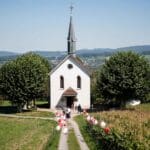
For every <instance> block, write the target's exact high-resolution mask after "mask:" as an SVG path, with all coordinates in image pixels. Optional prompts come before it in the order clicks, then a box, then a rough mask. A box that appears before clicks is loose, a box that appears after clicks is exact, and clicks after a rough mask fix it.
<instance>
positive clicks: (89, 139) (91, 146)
mask: <svg viewBox="0 0 150 150" xmlns="http://www.w3.org/2000/svg"><path fill="white" fill-rule="evenodd" d="M74 119H75V121H76V122H77V123H78V125H79V129H80V131H81V134H82V135H83V137H84V140H85V142H86V143H87V145H88V147H89V149H90V150H96V149H97V148H96V145H95V143H94V141H93V139H92V137H91V136H89V134H88V133H87V132H86V129H85V127H86V120H85V118H84V117H83V116H82V115H80V116H77V117H75V118H74Z"/></svg>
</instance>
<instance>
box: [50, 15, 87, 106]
mask: <svg viewBox="0 0 150 150" xmlns="http://www.w3.org/2000/svg"><path fill="white" fill-rule="evenodd" d="M67 42H68V43H67V44H68V54H67V56H66V57H65V58H64V59H63V60H62V61H61V62H60V63H59V64H58V65H57V66H56V67H55V68H53V69H52V71H51V72H50V108H64V107H70V108H71V107H72V106H73V105H74V103H75V102H78V104H80V105H81V107H82V108H89V107H90V73H89V70H88V69H87V67H86V66H85V64H84V63H83V61H82V60H81V59H80V58H79V57H78V56H77V55H76V38H75V32H74V28H73V21H72V15H71V16H70V24H69V32H68V38H67Z"/></svg>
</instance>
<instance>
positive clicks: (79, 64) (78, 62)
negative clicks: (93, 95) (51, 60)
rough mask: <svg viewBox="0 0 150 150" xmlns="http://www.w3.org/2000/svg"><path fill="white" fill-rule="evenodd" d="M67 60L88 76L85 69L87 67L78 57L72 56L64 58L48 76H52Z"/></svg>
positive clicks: (87, 70) (87, 71) (88, 73)
mask: <svg viewBox="0 0 150 150" xmlns="http://www.w3.org/2000/svg"><path fill="white" fill-rule="evenodd" d="M68 60H69V61H71V62H72V63H73V64H74V65H76V66H77V67H78V68H80V70H82V71H83V72H84V73H85V74H87V75H88V76H90V71H89V69H88V68H87V66H85V65H84V63H83V62H82V60H81V59H80V58H79V57H77V56H73V55H68V56H66V57H65V58H64V59H63V60H62V61H61V62H60V63H59V64H58V65H57V66H56V67H55V68H53V69H52V71H51V72H50V75H52V74H53V73H54V72H55V71H56V70H57V69H59V68H60V67H61V66H62V65H63V64H64V63H65V62H66V61H68ZM68 67H69V66H68Z"/></svg>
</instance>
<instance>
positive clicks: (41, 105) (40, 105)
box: [36, 103, 49, 109]
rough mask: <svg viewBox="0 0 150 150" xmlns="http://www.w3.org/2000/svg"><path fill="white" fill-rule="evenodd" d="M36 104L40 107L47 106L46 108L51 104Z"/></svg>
mask: <svg viewBox="0 0 150 150" xmlns="http://www.w3.org/2000/svg"><path fill="white" fill-rule="evenodd" d="M36 106H37V107H38V108H46V109H48V108H49V104H48V103H46V104H37V105H36Z"/></svg>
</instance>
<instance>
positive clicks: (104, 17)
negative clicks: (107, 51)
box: [0, 0, 150, 53]
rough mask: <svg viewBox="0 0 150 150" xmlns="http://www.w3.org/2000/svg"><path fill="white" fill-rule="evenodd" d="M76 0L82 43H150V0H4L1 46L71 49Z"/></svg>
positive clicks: (108, 45) (106, 45) (83, 45)
mask: <svg viewBox="0 0 150 150" xmlns="http://www.w3.org/2000/svg"><path fill="white" fill-rule="evenodd" d="M71 2H72V3H73V5H74V10H73V23H74V28H75V34H76V38H77V49H84V48H88V49H93V48H119V47H126V46H134V45H150V0H0V51H1V50H3V51H8V50H9V51H14V52H19V53H22V52H27V51H35V50H42V51H45V50H46V51H66V49H67V34H68V27H69V17H70V10H69V7H70V4H71Z"/></svg>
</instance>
